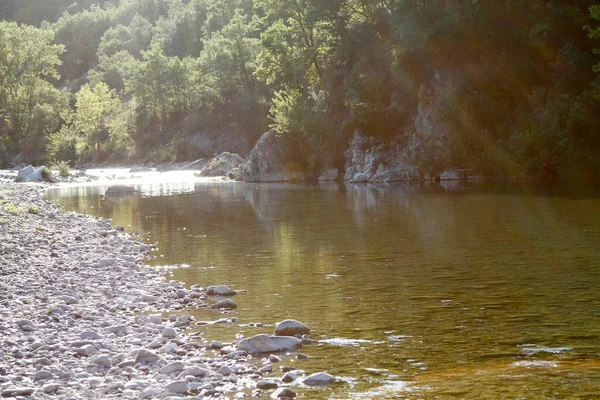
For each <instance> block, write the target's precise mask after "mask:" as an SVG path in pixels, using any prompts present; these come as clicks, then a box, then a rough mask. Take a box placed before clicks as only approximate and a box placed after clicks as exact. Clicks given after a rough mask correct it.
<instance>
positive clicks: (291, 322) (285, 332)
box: [275, 319, 310, 336]
mask: <svg viewBox="0 0 600 400" xmlns="http://www.w3.org/2000/svg"><path fill="white" fill-rule="evenodd" d="M309 333H310V328H309V327H308V326H306V325H304V324H303V323H302V322H299V321H296V320H295V319H286V320H285V321H281V322H280V323H279V324H277V327H275V334H276V335H278V336H295V335H304V334H309Z"/></svg>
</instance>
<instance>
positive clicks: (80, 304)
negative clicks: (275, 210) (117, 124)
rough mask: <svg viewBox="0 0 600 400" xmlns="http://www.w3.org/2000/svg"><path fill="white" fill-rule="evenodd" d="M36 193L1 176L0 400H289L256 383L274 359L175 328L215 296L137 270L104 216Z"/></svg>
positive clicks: (139, 245)
mask: <svg viewBox="0 0 600 400" xmlns="http://www.w3.org/2000/svg"><path fill="white" fill-rule="evenodd" d="M46 188H47V185H43V184H18V183H13V182H12V176H11V173H6V174H3V175H2V176H0V196H1V197H0V304H1V306H2V307H1V309H0V316H1V318H0V341H1V347H0V393H1V395H2V397H9V398H10V397H20V396H25V397H27V396H31V397H32V398H36V399H44V398H54V397H59V398H65V399H66V398H69V399H89V398H102V399H110V398H172V397H185V396H188V397H196V398H205V397H213V398H223V397H226V396H228V397H227V398H229V397H230V396H235V397H248V396H253V397H263V398H264V397H268V396H269V395H271V396H273V395H274V396H275V397H277V396H279V397H280V398H281V395H283V394H284V393H287V394H290V392H285V391H283V390H279V392H278V393H277V392H275V393H272V392H273V390H274V389H276V388H277V387H278V386H279V383H278V382H279V380H270V381H265V380H263V375H264V374H265V373H268V372H269V371H273V368H272V367H271V365H270V364H271V362H276V361H277V357H274V358H273V357H271V358H266V357H265V358H262V359H261V358H260V357H253V356H251V355H249V354H248V353H252V351H251V350H252V348H251V347H250V348H249V349H250V350H248V351H242V350H241V349H240V348H238V347H241V346H237V345H228V344H227V343H219V342H212V343H207V342H206V341H203V340H202V337H201V336H195V337H193V335H191V334H188V333H186V328H187V327H188V326H189V325H190V324H192V323H194V322H193V318H192V317H190V316H187V315H184V314H182V313H183V311H182V310H184V309H185V308H186V307H194V306H195V307H210V306H211V303H213V302H214V301H215V300H219V298H215V297H213V296H207V293H206V291H205V290H204V289H203V288H201V287H199V286H192V287H190V288H184V287H183V284H181V283H178V282H172V281H171V282H167V281H166V280H165V275H164V273H162V272H157V271H156V270H154V269H151V268H150V267H147V266H145V265H144V260H145V257H146V256H147V255H148V254H149V253H150V252H151V246H150V245H148V244H145V243H143V242H140V241H138V240H136V239H135V238H134V237H133V236H131V235H129V234H127V233H124V232H123V229H122V228H121V227H118V226H117V227H111V226H110V223H109V221H107V220H103V219H97V218H93V217H90V216H86V215H81V214H77V213H72V212H66V211H64V210H63V209H61V208H60V207H59V206H57V205H56V204H54V203H52V202H49V201H47V200H45V199H44V193H45V189H46ZM221 304H222V305H223V306H224V308H225V306H227V307H229V306H231V304H232V302H231V300H225V302H224V303H221ZM212 307H213V308H214V307H215V304H212ZM217 308H219V306H218V305H217ZM281 339H283V338H281ZM290 339H291V338H290ZM298 342H300V341H299V340H298ZM246 344H248V343H246ZM250 344H252V343H250ZM258 388H263V389H268V390H267V391H262V390H260V389H258ZM280 389H281V388H280Z"/></svg>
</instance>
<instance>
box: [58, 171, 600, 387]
mask: <svg viewBox="0 0 600 400" xmlns="http://www.w3.org/2000/svg"><path fill="white" fill-rule="evenodd" d="M138 187H139V188H140V189H141V190H142V194H141V195H134V196H127V197H121V198H117V199H107V198H106V199H105V198H103V197H102V196H101V195H102V193H103V192H104V188H103V187H97V186H87V187H78V188H74V187H66V188H62V189H58V190H54V191H52V192H51V193H50V197H51V198H53V199H58V200H59V202H60V203H61V204H62V205H64V206H65V207H66V208H67V209H68V210H75V211H78V212H87V213H90V214H93V215H97V216H102V217H106V218H112V219H113V224H119V225H123V226H126V229H127V230H128V231H130V232H140V233H146V232H148V233H149V236H148V237H147V238H148V240H149V241H150V242H153V243H154V242H156V243H158V248H159V250H158V251H157V252H156V253H155V255H156V256H157V257H156V258H155V259H153V260H150V261H149V263H150V264H152V265H155V266H165V265H167V266H172V265H183V267H180V268H176V269H174V270H173V272H172V277H173V279H177V280H180V281H184V282H185V283H186V284H187V285H193V284H200V285H202V286H207V285H210V284H221V283H222V284H227V285H229V286H231V287H232V288H234V289H244V290H247V292H246V293H242V294H239V295H238V296H237V297H236V299H235V300H236V302H237V303H238V307H239V308H238V309H237V310H236V311H235V312H234V314H235V316H236V317H237V318H239V321H238V323H236V324H225V325H213V326H200V327H197V328H196V329H197V330H200V331H203V332H204V334H205V339H206V340H212V339H218V340H224V341H230V340H236V339H239V338H241V337H248V336H251V335H254V334H257V333H268V332H272V329H273V326H272V325H273V324H274V323H275V322H277V321H280V320H283V319H285V318H294V319H298V320H300V321H302V322H304V323H306V324H307V325H309V326H310V327H311V328H312V329H313V332H314V334H313V337H314V338H316V339H319V340H321V343H320V344H319V345H316V346H309V347H305V348H304V349H303V350H302V352H304V353H306V354H308V355H310V356H311V357H312V358H311V359H310V360H296V359H295V358H293V357H290V358H287V359H285V360H284V361H283V363H282V365H293V366H295V367H297V368H299V369H302V370H305V371H306V372H307V373H313V372H318V371H327V372H329V373H331V374H333V375H336V376H340V377H343V378H344V379H345V381H346V382H345V383H343V384H340V385H336V386H334V387H333V388H331V389H308V388H301V387H296V388H295V390H296V391H298V392H299V394H300V395H301V396H304V397H305V398H315V399H319V398H323V399H326V398H332V399H344V398H376V399H379V398H381V399H384V398H390V399H396V398H407V399H417V398H435V397H438V398H490V399H496V398H515V399H516V398H528V399H546V398H548V399H553V398H592V397H594V396H596V395H597V394H598V393H600V362H599V360H600V320H599V317H600V290H598V287H600V242H599V238H600V199H598V198H595V197H583V198H569V197H559V196H547V195H540V194H535V193H532V192H529V191H527V190H521V189H519V190H515V189H506V188H497V187H486V186H476V187H456V186H454V185H452V187H443V186H437V187H436V186H410V185H409V186H407V185H398V186H389V187H374V186H370V185H344V184H332V185H321V186H319V185H293V184H247V183H234V182H228V181H220V180H212V181H210V180H209V181H203V180H196V181H195V182H190V181H188V182H180V183H174V184H167V183H162V184H160V183H159V184H154V185H151V184H148V183H146V184H145V185H141V186H138ZM190 312H191V313H192V314H194V315H195V317H196V319H197V320H205V321H206V320H216V319H219V318H221V317H223V316H222V315H221V314H219V313H217V312H215V311H210V310H206V309H200V310H195V309H194V310H191V311H190ZM257 322H260V323H263V324H266V326H263V327H261V328H256V327H254V326H251V325H250V324H252V323H257ZM276 375H277V376H280V375H281V374H280V373H276Z"/></svg>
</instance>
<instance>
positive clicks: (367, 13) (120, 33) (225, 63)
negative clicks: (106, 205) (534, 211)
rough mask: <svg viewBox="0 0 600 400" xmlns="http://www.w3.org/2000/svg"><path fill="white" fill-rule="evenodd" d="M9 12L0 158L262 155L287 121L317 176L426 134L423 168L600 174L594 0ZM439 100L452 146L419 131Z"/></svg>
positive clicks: (199, 3)
mask: <svg viewBox="0 0 600 400" xmlns="http://www.w3.org/2000/svg"><path fill="white" fill-rule="evenodd" d="M0 20H1V21H0V164H5V165H8V164H10V163H11V162H14V160H15V157H16V158H17V159H18V160H20V161H29V162H58V161H67V162H69V163H71V164H79V163H89V162H104V161H108V162H134V161H148V160H151V161H154V162H160V161H168V160H193V159H196V158H200V157H206V156H211V155H213V153H214V152H215V151H216V149H223V150H231V151H235V152H238V153H240V155H242V156H245V155H247V153H248V152H249V150H250V149H251V148H252V146H253V144H254V143H255V142H256V141H257V140H258V139H259V138H260V136H261V135H262V134H263V133H264V132H266V131H267V130H269V129H270V128H273V129H275V131H276V132H277V133H278V134H280V135H289V136H290V137H292V138H294V140H298V142H299V143H300V146H299V151H302V152H303V155H302V160H303V162H304V164H305V165H304V167H305V168H306V170H307V171H311V172H313V173H315V174H316V173H318V171H319V170H320V169H321V168H323V166H324V165H325V164H326V163H329V164H332V165H334V166H340V167H341V166H343V162H344V161H343V160H344V156H343V153H344V151H345V150H346V149H347V148H348V140H349V138H350V136H351V135H352V133H353V132H354V131H356V130H360V131H361V132H364V133H365V134H366V135H368V136H375V137H379V138H381V139H382V140H383V141H387V142H390V143H391V142H392V141H394V143H406V145H407V146H408V145H409V144H410V145H411V146H413V145H414V143H415V138H417V139H418V140H417V142H419V141H420V142H419V143H417V145H416V146H414V147H415V148H416V149H418V155H419V159H420V160H421V161H420V162H422V163H424V164H427V163H430V164H431V163H437V164H440V165H441V167H443V166H445V165H452V166H457V167H460V168H467V169H470V170H472V171H474V172H475V173H479V174H484V175H492V176H505V175H510V174H521V175H525V176H530V177H534V178H540V179H547V180H554V179H586V180H592V181H593V180H597V179H598V178H597V176H596V175H597V173H596V171H598V170H599V169H600V136H599V135H598V132H599V128H600V126H598V124H599V122H598V121H599V119H598V118H597V115H600V103H599V102H600V80H598V77H597V75H596V72H598V71H600V59H599V57H598V56H597V54H598V53H599V52H600V51H599V50H597V49H596V48H600V28H598V25H599V20H600V5H595V4H594V1H577V0H570V1H569V0H554V1H549V0H527V1H525V0H511V1H492V0H478V1H473V0H326V1H324V0H103V1H101V0H95V1H94V0H82V1H80V2H79V3H73V2H72V0H28V1H20V0H9V1H3V2H2V3H1V4H0ZM428 107H429V108H432V109H435V113H436V117H435V118H432V119H431V121H434V122H435V124H434V125H435V126H434V127H433V129H434V130H435V129H437V128H438V127H443V129H441V128H440V129H441V130H443V132H444V133H443V137H442V139H443V140H438V141H433V140H428V138H427V137H425V135H424V134H423V133H422V132H420V131H419V129H415V128H414V124H413V123H412V122H413V121H415V120H416V119H419V118H421V119H422V118H424V117H423V116H424V115H428V113H429V111H427V108H428ZM421 125H422V124H421Z"/></svg>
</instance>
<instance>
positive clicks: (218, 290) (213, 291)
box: [206, 285, 237, 296]
mask: <svg viewBox="0 0 600 400" xmlns="http://www.w3.org/2000/svg"><path fill="white" fill-rule="evenodd" d="M206 294H207V295H209V296H235V295H236V294H237V292H236V291H235V290H233V289H230V288H228V287H227V286H225V285H219V286H209V287H207V288H206Z"/></svg>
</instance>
